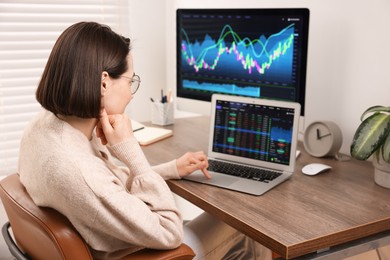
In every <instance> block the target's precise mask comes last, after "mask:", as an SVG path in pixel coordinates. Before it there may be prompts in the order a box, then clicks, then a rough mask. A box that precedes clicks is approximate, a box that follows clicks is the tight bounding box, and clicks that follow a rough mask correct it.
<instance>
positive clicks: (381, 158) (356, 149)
mask: <svg viewBox="0 0 390 260" xmlns="http://www.w3.org/2000/svg"><path fill="white" fill-rule="evenodd" d="M369 114H371V115H370V116H368V115H369ZM360 120H361V121H362V122H361V124H360V125H359V127H358V128H357V130H356V132H355V135H354V137H353V141H352V144H351V156H352V157H353V158H356V159H358V160H367V159H368V158H369V157H370V156H371V155H374V158H373V164H374V168H375V182H376V183H377V184H378V185H380V186H383V187H386V188H389V189H390V107H384V106H373V107H370V108H368V109H367V110H366V111H364V113H363V114H362V116H361V118H360Z"/></svg>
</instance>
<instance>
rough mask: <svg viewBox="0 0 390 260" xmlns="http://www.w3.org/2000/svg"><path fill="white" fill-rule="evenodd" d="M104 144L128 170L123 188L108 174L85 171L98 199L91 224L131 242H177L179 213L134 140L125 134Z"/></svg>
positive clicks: (161, 244) (154, 244) (162, 246)
mask: <svg viewBox="0 0 390 260" xmlns="http://www.w3.org/2000/svg"><path fill="white" fill-rule="evenodd" d="M108 148H109V150H110V152H111V153H112V154H113V155H114V156H115V157H117V158H118V159H119V160H120V161H121V162H123V163H124V164H125V165H126V166H127V167H128V168H129V172H130V173H129V178H128V180H127V182H126V187H125V188H124V187H122V183H120V182H116V181H115V178H113V179H110V178H111V177H109V176H110V175H99V176H96V175H95V176H91V175H87V176H89V177H87V179H86V181H87V183H88V185H89V186H90V188H91V189H92V190H93V191H94V192H95V193H96V195H97V196H98V197H101V203H102V205H101V206H102V207H101V208H100V209H99V212H98V214H97V215H96V218H95V220H94V228H97V229H99V230H105V231H106V232H107V233H109V234H110V235H112V236H115V237H116V238H117V239H120V240H122V241H123V242H127V243H130V244H132V245H137V246H144V247H150V248H156V249H168V248H175V247H177V246H179V245H180V243H181V241H182V238H183V228H182V218H181V214H180V212H179V210H178V209H177V207H176V205H175V201H174V198H173V196H172V193H171V191H170V189H169V187H168V185H167V184H166V183H165V181H164V179H163V178H162V177H161V176H160V175H159V174H158V173H156V172H154V171H153V170H152V168H151V167H150V165H149V163H148V162H147V160H146V158H145V156H144V154H143V152H142V150H141V148H140V147H139V144H138V142H137V141H136V140H135V138H129V139H127V140H126V141H124V142H122V143H119V144H117V145H114V146H111V147H108ZM111 176H112V175H111ZM107 178H108V179H107ZM97 248H98V250H105V249H104V248H99V246H97Z"/></svg>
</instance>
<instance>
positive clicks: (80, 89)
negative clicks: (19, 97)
mask: <svg viewBox="0 0 390 260" xmlns="http://www.w3.org/2000/svg"><path fill="white" fill-rule="evenodd" d="M129 51H130V40H129V39H128V38H125V37H123V36H120V35H118V34H116V33H115V32H113V31H112V30H111V29H110V27H108V26H105V25H101V24H98V23H95V22H80V23H77V24H74V25H72V26H70V27H69V28H68V29H66V30H65V31H64V32H63V33H62V34H61V35H60V37H59V38H58V39H57V41H56V43H55V45H54V47H53V50H52V52H51V54H50V56H49V60H48V62H47V64H46V67H45V70H44V71H43V74H42V78H41V81H40V82H39V85H38V89H37V92H36V98H37V100H38V102H39V103H40V104H41V105H42V106H43V107H44V108H45V109H47V110H49V111H51V112H53V113H54V114H56V115H57V114H60V115H65V116H71V115H72V116H77V117H81V118H98V117H99V114H100V107H101V80H102V78H101V77H102V72H103V71H107V72H108V74H109V75H110V77H113V78H118V77H119V76H120V75H121V74H123V73H124V72H126V71H127V69H128V64H127V56H128V54H129Z"/></svg>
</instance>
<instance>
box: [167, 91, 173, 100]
mask: <svg viewBox="0 0 390 260" xmlns="http://www.w3.org/2000/svg"><path fill="white" fill-rule="evenodd" d="M171 98H172V89H169V90H168V95H167V102H168V103H169V102H171Z"/></svg>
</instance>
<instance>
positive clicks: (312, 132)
mask: <svg viewBox="0 0 390 260" xmlns="http://www.w3.org/2000/svg"><path fill="white" fill-rule="evenodd" d="M341 138H342V137H341V131H340V130H339V128H338V127H337V125H335V124H334V123H325V122H314V123H312V124H311V125H309V126H308V128H307V129H306V131H305V135H304V146H305V149H306V151H307V152H308V153H309V154H310V155H312V156H316V157H323V156H330V155H335V153H337V152H338V150H339V149H340V147H341V142H342V141H341Z"/></svg>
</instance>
